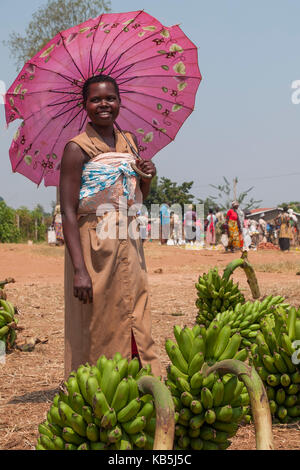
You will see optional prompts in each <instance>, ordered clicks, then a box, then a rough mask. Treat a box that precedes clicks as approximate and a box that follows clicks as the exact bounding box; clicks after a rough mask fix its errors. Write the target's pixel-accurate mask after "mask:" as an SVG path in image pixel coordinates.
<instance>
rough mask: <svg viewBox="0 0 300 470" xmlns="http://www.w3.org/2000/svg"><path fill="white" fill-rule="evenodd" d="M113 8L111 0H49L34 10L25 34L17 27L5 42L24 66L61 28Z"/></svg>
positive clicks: (19, 63)
mask: <svg viewBox="0 0 300 470" xmlns="http://www.w3.org/2000/svg"><path fill="white" fill-rule="evenodd" d="M109 11H110V0H93V1H90V0H48V2H47V4H46V5H45V6H42V7H40V8H39V9H38V10H37V11H36V12H35V13H33V15H32V20H31V21H30V23H29V24H28V26H27V28H26V30H25V34H24V35H22V34H20V33H18V32H16V31H14V32H12V33H11V34H10V35H9V39H8V40H7V41H4V44H5V45H6V46H8V48H9V49H10V53H11V56H12V57H14V59H15V62H16V66H17V68H20V67H22V66H23V64H24V63H25V62H26V61H27V60H29V59H31V58H32V57H33V56H34V55H35V54H37V53H38V52H39V51H40V50H41V49H42V48H43V47H44V46H45V45H46V44H47V43H48V42H49V41H50V40H51V39H52V38H53V37H54V36H56V34H57V33H59V32H60V31H64V30H66V29H68V28H71V27H72V26H75V25H77V24H80V23H83V22H84V21H86V20H88V19H89V18H93V17H96V16H99V15H100V14H101V13H103V12H109Z"/></svg>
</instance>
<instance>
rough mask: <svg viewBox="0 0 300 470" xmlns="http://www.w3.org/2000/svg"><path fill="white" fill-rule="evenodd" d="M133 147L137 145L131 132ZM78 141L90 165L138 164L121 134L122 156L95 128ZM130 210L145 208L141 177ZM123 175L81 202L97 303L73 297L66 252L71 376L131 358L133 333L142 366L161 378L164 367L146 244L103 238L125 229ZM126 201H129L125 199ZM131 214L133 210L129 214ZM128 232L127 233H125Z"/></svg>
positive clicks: (132, 184)
mask: <svg viewBox="0 0 300 470" xmlns="http://www.w3.org/2000/svg"><path fill="white" fill-rule="evenodd" d="M126 136H127V138H128V139H129V140H130V142H131V144H132V145H133V146H134V147H135V143H134V141H133V139H132V137H131V135H130V134H129V133H127V134H126ZM72 142H75V143H77V144H78V145H79V146H80V147H81V148H82V149H83V150H84V152H86V153H87V154H88V155H89V157H90V161H89V163H90V162H100V163H105V164H106V165H115V166H116V165H118V164H120V163H121V162H122V161H128V162H130V161H133V162H134V161H135V158H134V156H133V155H132V154H131V153H130V149H129V146H128V144H127V143H126V141H125V139H124V137H123V136H122V134H121V133H120V132H119V131H116V152H111V151H110V149H109V147H108V146H107V145H106V143H105V142H104V141H103V140H102V139H101V137H100V136H99V135H98V134H97V133H96V131H95V130H94V129H93V128H92V126H91V125H90V124H87V127H86V131H85V132H83V133H82V134H80V135H78V136H77V137H75V138H74V139H72ZM127 180H128V187H129V189H130V190H129V195H128V197H127V199H126V203H127V205H128V206H131V205H132V204H133V203H142V193H141V190H140V187H139V180H138V178H137V177H136V176H130V177H129V176H128V177H127ZM123 192H124V185H123V177H122V175H121V176H120V177H119V178H118V179H117V181H116V182H115V184H114V185H112V186H111V187H109V188H107V189H103V190H102V191H98V192H97V193H95V194H93V195H92V196H90V197H84V198H82V199H80V202H79V208H78V226H79V231H80V239H81V246H82V250H83V256H84V260H85V264H86V267H87V270H88V273H89V275H90V277H91V280H92V285H93V303H92V304H83V303H82V302H81V301H79V300H78V299H77V298H76V297H74V295H73V276H74V271H73V265H72V261H71V258H70V255H69V252H68V249H67V247H66V249H65V377H66V378H67V377H68V376H69V374H70V372H71V371H72V370H74V369H77V368H78V366H79V365H80V364H84V363H86V362H88V363H90V364H92V365H94V364H96V361H97V359H98V358H99V357H100V356H101V355H102V354H105V355H106V356H107V357H108V358H111V357H112V356H113V355H114V354H115V353H116V352H120V353H121V354H122V355H123V356H124V357H127V358H128V359H131V334H132V332H133V335H134V338H135V341H136V345H137V349H138V352H139V356H140V359H141V362H142V365H145V364H151V367H152V372H153V373H154V374H155V375H161V365H160V362H159V359H158V355H157V352H156V347H155V344H154V341H153V339H152V336H151V313H150V306H149V298H148V282H147V271H146V265H145V258H144V252H143V244H142V240H141V239H140V238H139V237H138V238H136V237H134V238H131V237H129V236H127V238H123V239H121V238H119V237H118V236H117V237H116V238H115V239H111V238H103V237H101V238H99V236H98V235H99V227H100V229H101V230H102V229H103V230H105V229H106V228H107V227H108V226H109V224H110V223H112V222H115V225H116V227H117V231H118V230H120V227H122V229H124V224H125V223H126V220H125V218H124V211H123V210H122V211H119V206H118V204H119V197H120V196H121V197H122V196H123ZM122 200H123V201H124V198H123V199H122ZM101 204H110V206H109V207H111V208H112V207H113V208H115V210H116V212H115V211H112V210H108V212H107V213H106V214H104V215H97V214H98V212H97V208H99V206H101ZM126 212H127V210H126ZM127 220H128V224H130V225H131V227H132V230H133V232H138V228H137V227H138V226H137V222H136V218H135V217H134V216H129V217H128V218H127ZM123 233H124V232H123Z"/></svg>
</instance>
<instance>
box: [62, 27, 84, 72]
mask: <svg viewBox="0 0 300 470" xmlns="http://www.w3.org/2000/svg"><path fill="white" fill-rule="evenodd" d="M59 35H60V37H61V38H62V42H63V46H64V48H65V51H66V52H67V53H68V55H69V57H70V59H71V60H72V62H73V64H74V65H75V67H76V69H77V70H78V72H79V73H80V75H81V77H82V78H83V80H85V77H84V76H83V75H82V73H81V70H80V68H79V67H78V65H77V64H76V62H75V60H74V59H73V57H72V56H71V53H70V51H69V50H68V49H67V46H66V44H65V39H64V37H63V35H62V34H61V33H59Z"/></svg>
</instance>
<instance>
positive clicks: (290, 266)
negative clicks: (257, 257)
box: [253, 260, 300, 274]
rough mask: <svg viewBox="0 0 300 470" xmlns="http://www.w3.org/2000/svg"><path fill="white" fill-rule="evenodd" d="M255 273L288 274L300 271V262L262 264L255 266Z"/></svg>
mask: <svg viewBox="0 0 300 470" xmlns="http://www.w3.org/2000/svg"><path fill="white" fill-rule="evenodd" d="M253 267H254V269H255V271H258V272H262V273H288V272H291V271H294V272H295V274H296V272H298V271H300V261H290V260H289V261H288V260H287V261H281V262H279V263H262V264H254V265H253Z"/></svg>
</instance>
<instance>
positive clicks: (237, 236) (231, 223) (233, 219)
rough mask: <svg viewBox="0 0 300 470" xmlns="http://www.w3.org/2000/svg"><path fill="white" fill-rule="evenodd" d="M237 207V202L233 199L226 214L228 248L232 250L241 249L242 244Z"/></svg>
mask: <svg viewBox="0 0 300 470" xmlns="http://www.w3.org/2000/svg"><path fill="white" fill-rule="evenodd" d="M238 207H239V203H238V202H237V201H233V202H232V204H231V209H229V211H228V212H227V214H226V221H227V224H228V249H229V250H230V251H232V252H233V251H235V250H239V249H241V248H242V246H243V239H242V227H241V225H240V220H239V216H238V213H237V209H238Z"/></svg>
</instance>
